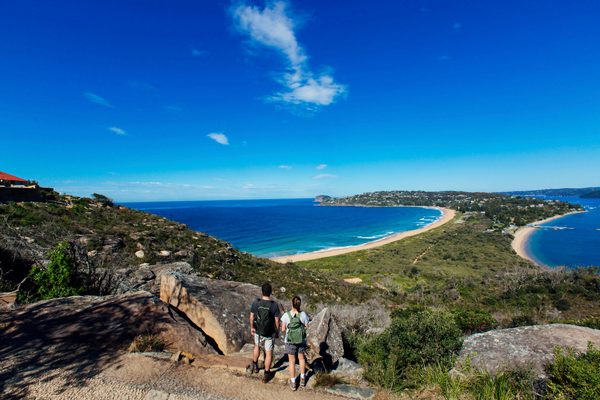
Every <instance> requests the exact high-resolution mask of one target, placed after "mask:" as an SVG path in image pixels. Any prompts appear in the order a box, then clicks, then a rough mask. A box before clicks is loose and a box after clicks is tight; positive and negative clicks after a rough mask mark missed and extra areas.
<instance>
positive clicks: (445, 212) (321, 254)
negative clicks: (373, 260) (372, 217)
mask: <svg viewBox="0 0 600 400" xmlns="http://www.w3.org/2000/svg"><path fill="white" fill-rule="evenodd" d="M421 208H435V209H436V210H440V211H441V212H442V217H441V218H440V219H438V220H437V221H435V222H434V223H432V224H429V225H427V226H425V227H423V228H419V229H415V230H412V231H406V232H402V233H399V234H397V235H394V236H390V237H388V238H385V239H380V240H377V241H374V242H369V243H365V244H361V245H358V246H352V247H346V248H343V249H331V250H323V251H315V252H312V253H303V254H294V255H293V256H284V257H276V258H271V260H273V261H276V262H278V263H282V264H285V263H287V262H296V261H308V260H316V259H318V258H325V257H333V256H339V255H340V254H347V253H352V252H354V251H359V250H366V249H372V248H375V247H379V246H383V245H385V244H389V243H392V242H396V241H398V240H402V239H404V238H407V237H410V236H415V235H418V234H420V233H423V232H427V231H429V230H431V229H434V228H437V227H438V226H442V225H444V224H445V223H447V222H449V221H452V219H453V218H454V216H455V215H456V211H454V210H451V209H449V208H441V207H421Z"/></svg>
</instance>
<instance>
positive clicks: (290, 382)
mask: <svg viewBox="0 0 600 400" xmlns="http://www.w3.org/2000/svg"><path fill="white" fill-rule="evenodd" d="M288 383H289V385H290V389H292V390H296V389H298V387H297V386H296V382H292V380H291V379H290V380H289V381H288Z"/></svg>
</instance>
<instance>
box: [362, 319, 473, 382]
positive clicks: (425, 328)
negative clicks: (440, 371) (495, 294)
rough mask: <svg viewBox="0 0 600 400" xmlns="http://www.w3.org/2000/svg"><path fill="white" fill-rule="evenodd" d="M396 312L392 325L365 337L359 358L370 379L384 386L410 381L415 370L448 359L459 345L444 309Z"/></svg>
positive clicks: (454, 327)
mask: <svg viewBox="0 0 600 400" xmlns="http://www.w3.org/2000/svg"><path fill="white" fill-rule="evenodd" d="M404 311H405V312H404V313H402V312H398V313H396V315H398V314H400V315H401V316H400V317H396V318H393V319H392V323H391V326H390V327H389V328H387V329H386V330H385V331H383V332H382V333H381V334H380V335H378V336H376V337H374V338H372V339H369V340H367V341H366V342H365V343H364V345H362V347H361V348H360V350H359V355H358V359H359V362H360V364H361V365H362V366H363V368H364V369H365V373H364V376H365V378H366V379H368V380H369V381H371V382H373V383H375V384H376V385H379V386H381V387H384V388H389V389H392V388H400V387H403V386H406V385H407V384H410V382H409V381H411V379H409V378H410V376H411V375H412V374H414V370H415V369H418V368H421V367H423V366H426V365H431V364H434V363H438V362H447V361H448V360H449V359H450V358H451V357H452V355H453V354H454V353H455V352H456V351H458V350H459V349H460V347H461V346H462V339H461V338H460V329H459V328H458V326H457V324H456V321H455V319H454V317H453V316H452V314H450V313H448V312H444V311H431V310H426V311H420V312H406V310H404Z"/></svg>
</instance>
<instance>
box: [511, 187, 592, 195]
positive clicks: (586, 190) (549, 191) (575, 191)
mask: <svg viewBox="0 0 600 400" xmlns="http://www.w3.org/2000/svg"><path fill="white" fill-rule="evenodd" d="M598 191H600V187H587V188H581V189H574V188H564V189H539V190H522V191H516V192H499V193H501V194H507V195H510V196H561V197H583V195H586V194H588V193H590V192H598Z"/></svg>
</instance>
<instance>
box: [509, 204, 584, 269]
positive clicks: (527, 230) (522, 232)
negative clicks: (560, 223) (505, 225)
mask: <svg viewBox="0 0 600 400" xmlns="http://www.w3.org/2000/svg"><path fill="white" fill-rule="evenodd" d="M580 212H585V211H573V212H570V213H566V214H563V215H556V216H554V217H551V218H546V219H543V220H541V221H535V222H532V223H531V224H530V225H541V224H545V223H546V222H550V221H554V220H555V219H559V218H562V217H566V216H567V215H571V214H579V213H580ZM535 229H536V228H534V227H532V226H523V227H521V228H519V229H517V231H516V232H515V238H514V239H513V241H512V243H511V246H512V248H513V250H514V251H516V252H517V254H518V255H519V256H520V257H523V258H525V259H526V260H529V261H531V262H532V263H534V264H536V265H539V264H538V263H536V262H535V261H534V260H532V259H531V258H529V257H527V254H525V250H524V249H523V245H524V244H525V240H526V239H527V237H528V236H529V235H530V234H531V233H532V232H533V231H534V230H535Z"/></svg>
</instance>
